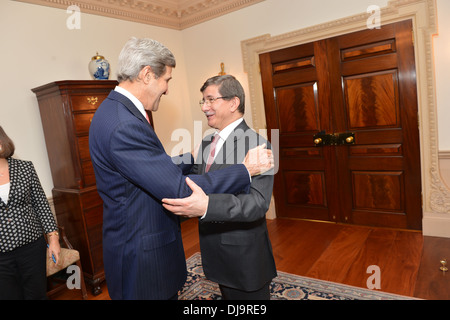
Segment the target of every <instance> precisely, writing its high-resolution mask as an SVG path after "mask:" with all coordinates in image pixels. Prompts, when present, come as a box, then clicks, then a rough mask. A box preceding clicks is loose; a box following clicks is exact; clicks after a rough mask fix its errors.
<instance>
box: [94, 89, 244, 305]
mask: <svg viewBox="0 0 450 320" xmlns="http://www.w3.org/2000/svg"><path fill="white" fill-rule="evenodd" d="M89 149H90V153H91V158H92V163H93V166H94V171H95V177H96V181H97V189H98V192H99V194H100V196H101V198H102V200H103V260H104V266H105V276H106V283H107V285H108V291H109V295H110V296H111V298H112V299H167V298H170V297H172V296H174V295H175V294H176V293H177V291H178V290H179V289H180V288H181V287H182V286H183V284H184V282H185V280H186V260H185V256H184V249H183V244H182V241H181V233H180V224H179V219H178V217H177V216H175V215H173V214H172V213H169V212H168V211H166V210H164V208H163V207H162V205H161V199H163V198H183V197H186V196H189V195H190V194H191V190H190V188H189V187H188V186H187V185H186V183H185V178H186V176H185V175H184V174H186V173H187V172H189V171H190V170H191V167H192V165H191V163H187V164H180V165H175V164H174V163H173V162H172V159H171V158H170V157H169V156H168V155H167V154H166V152H165V151H164V148H163V146H162V144H161V142H160V140H159V139H158V137H157V135H156V134H155V132H154V131H153V128H152V127H151V125H150V124H149V123H148V122H147V120H146V119H145V117H144V116H143V115H142V114H141V113H140V112H139V110H138V109H137V108H136V107H135V106H134V104H133V103H132V102H131V101H130V100H129V99H128V98H126V97H125V96H124V95H122V94H120V93H118V92H116V91H112V92H111V93H110V94H109V96H108V98H107V99H105V101H104V102H103V103H102V104H101V105H100V107H99V108H98V110H97V111H96V113H95V115H94V117H93V120H92V123H91V126H90V132H89ZM184 159H185V160H186V159H189V160H190V161H191V160H192V156H189V157H184ZM227 169H228V168H227ZM229 169H230V170H221V171H218V172H212V173H210V174H206V175H204V176H195V175H193V176H190V177H191V178H192V180H193V181H194V182H195V183H197V184H198V185H199V186H200V187H202V189H203V190H204V191H205V192H206V193H212V192H238V191H240V190H242V189H244V188H248V186H249V178H248V171H247V169H246V168H245V166H244V165H237V166H234V167H232V168H229Z"/></svg>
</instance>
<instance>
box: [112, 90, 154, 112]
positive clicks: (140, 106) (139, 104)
mask: <svg viewBox="0 0 450 320" xmlns="http://www.w3.org/2000/svg"><path fill="white" fill-rule="evenodd" d="M114 91H117V92H118V93H121V94H123V95H124V96H125V97H127V98H128V99H130V100H131V102H133V104H134V105H135V106H136V108H138V110H139V112H140V113H142V115H143V116H144V118H147V116H146V112H145V109H144V105H143V104H142V102H140V101H139V99H138V98H136V97H135V96H134V95H133V94H131V93H130V92H129V91H128V90H126V89H124V88H122V87H119V86H116V87H115V88H114Z"/></svg>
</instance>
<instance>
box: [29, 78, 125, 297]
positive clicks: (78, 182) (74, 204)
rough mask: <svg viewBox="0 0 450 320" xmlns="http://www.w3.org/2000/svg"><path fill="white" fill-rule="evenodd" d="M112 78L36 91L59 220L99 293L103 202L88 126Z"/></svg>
mask: <svg viewBox="0 0 450 320" xmlns="http://www.w3.org/2000/svg"><path fill="white" fill-rule="evenodd" d="M116 85H117V82H116V81H109V80H108V81H104V80H102V81H99V80H94V81H56V82H52V83H49V84H46V85H43V86H40V87H38V88H34V89H32V91H33V92H34V93H35V94H36V96H37V99H38V103H39V110H40V114H41V120H42V126H43V129H44V135H45V142H46V146H47V153H48V158H49V162H50V168H51V172H52V178H53V184H54V188H53V190H52V193H53V200H54V205H55V211H56V217H57V220H58V224H60V225H62V226H64V228H65V231H66V234H67V237H68V238H69V239H70V242H71V243H72V245H73V246H74V247H75V249H77V250H78V251H79V252H80V255H81V262H82V266H83V271H84V274H85V279H86V280H87V282H88V284H90V285H91V286H92V287H93V292H94V294H98V293H100V292H101V290H100V283H101V282H102V281H103V280H104V279H105V273H104V269H103V252H102V251H103V250H102V225H103V202H102V200H101V198H100V196H99V194H98V193H97V188H96V184H95V175H94V169H93V167H92V163H91V159H90V154H89V126H90V123H91V120H92V117H93V116H94V113H95V111H96V110H97V108H98V106H99V105H100V104H101V103H102V101H103V100H104V99H105V98H106V97H107V96H108V94H109V92H110V91H111V90H113V89H114V87H115V86H116Z"/></svg>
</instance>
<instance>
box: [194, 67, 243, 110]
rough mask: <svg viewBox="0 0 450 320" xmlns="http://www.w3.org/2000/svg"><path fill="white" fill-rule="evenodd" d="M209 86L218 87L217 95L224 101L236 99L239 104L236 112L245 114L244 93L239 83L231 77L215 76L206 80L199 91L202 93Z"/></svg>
mask: <svg viewBox="0 0 450 320" xmlns="http://www.w3.org/2000/svg"><path fill="white" fill-rule="evenodd" d="M211 85H216V86H219V93H220V95H221V96H223V97H225V98H224V100H231V99H233V98H234V97H238V98H239V100H240V104H239V107H238V111H239V112H240V113H242V114H244V113H245V92H244V88H242V85H241V83H240V82H239V81H238V80H237V79H236V78H235V77H233V76H232V75H224V76H215V77H212V78H209V79H208V80H206V82H205V83H204V84H203V86H202V87H201V88H200V91H201V92H203V91H205V90H206V88H208V87H209V86H211Z"/></svg>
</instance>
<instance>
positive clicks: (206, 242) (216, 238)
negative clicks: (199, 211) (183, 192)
mask: <svg viewBox="0 0 450 320" xmlns="http://www.w3.org/2000/svg"><path fill="white" fill-rule="evenodd" d="M210 142H211V136H208V137H206V138H205V139H204V140H203V148H204V150H205V152H203V154H208V153H209V147H207V145H209V143H210ZM263 143H266V144H267V145H268V147H270V144H269V143H268V142H267V141H266V140H265V139H264V138H262V137H261V136H259V135H258V134H257V133H256V132H255V131H253V130H251V129H250V128H249V127H248V126H247V124H246V123H245V121H242V122H241V123H240V124H239V125H238V126H237V127H236V129H235V131H234V133H232V134H231V135H230V136H229V137H228V139H227V140H226V141H225V143H224V145H223V147H222V149H221V150H220V151H219V153H218V154H217V157H216V159H215V161H214V162H213V164H212V165H211V168H210V171H214V170H219V169H223V168H225V167H229V166H231V165H232V164H233V163H241V162H242V161H243V159H244V158H245V155H246V153H247V151H248V150H249V149H251V148H254V147H256V146H257V145H261V144H263ZM205 158H206V156H205ZM196 163H198V165H197V167H196V168H195V169H194V170H198V171H199V172H200V173H201V172H204V170H205V164H204V163H205V161H201V160H199V159H197V161H196ZM272 188H273V175H272V174H268V175H259V176H255V177H252V183H251V188H250V193H248V194H246V193H239V194H235V195H234V194H210V195H209V197H210V199H209V205H208V210H207V213H206V216H205V217H204V218H203V219H199V233H200V249H201V255H202V264H203V270H204V272H205V275H206V277H207V278H208V279H210V280H212V281H214V282H217V283H219V284H221V285H225V286H227V287H231V288H235V289H240V290H244V291H254V290H258V289H261V288H262V287H263V286H264V285H265V284H266V283H268V282H269V281H271V279H273V278H274V277H276V275H277V273H276V267H275V261H274V258H273V253H272V246H271V243H270V239H269V235H268V232H267V225H266V218H265V215H266V212H267V210H268V209H269V205H270V200H271V195H272Z"/></svg>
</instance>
